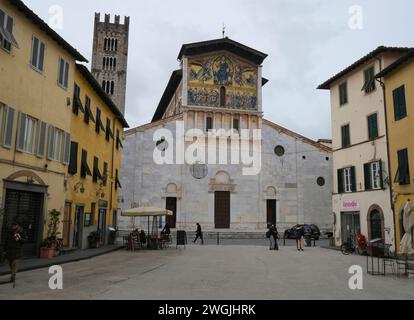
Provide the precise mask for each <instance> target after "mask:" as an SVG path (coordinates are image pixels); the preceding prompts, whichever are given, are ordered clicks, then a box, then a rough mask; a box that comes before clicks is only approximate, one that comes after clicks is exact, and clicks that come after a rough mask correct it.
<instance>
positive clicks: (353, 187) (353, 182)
mask: <svg viewBox="0 0 414 320" xmlns="http://www.w3.org/2000/svg"><path fill="white" fill-rule="evenodd" d="M351 191H352V192H356V191H357V188H356V171H355V167H351Z"/></svg>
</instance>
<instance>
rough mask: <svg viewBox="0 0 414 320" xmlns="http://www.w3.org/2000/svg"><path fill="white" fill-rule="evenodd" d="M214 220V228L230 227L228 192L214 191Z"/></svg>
mask: <svg viewBox="0 0 414 320" xmlns="http://www.w3.org/2000/svg"><path fill="white" fill-rule="evenodd" d="M214 222H215V227H216V229H230V192H228V191H216V192H215V193H214Z"/></svg>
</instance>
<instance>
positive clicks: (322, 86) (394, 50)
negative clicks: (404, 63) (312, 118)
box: [317, 46, 411, 90]
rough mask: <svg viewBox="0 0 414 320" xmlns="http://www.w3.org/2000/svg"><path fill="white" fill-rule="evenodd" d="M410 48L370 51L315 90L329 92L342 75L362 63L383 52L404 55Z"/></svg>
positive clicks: (380, 48)
mask: <svg viewBox="0 0 414 320" xmlns="http://www.w3.org/2000/svg"><path fill="white" fill-rule="evenodd" d="M410 50H411V48H404V47H385V46H379V47H378V48H376V49H375V50H373V51H371V52H370V53H368V54H367V55H365V56H363V57H362V58H361V59H359V60H357V61H356V62H354V63H353V64H351V65H350V66H349V67H347V68H345V69H344V70H342V71H341V72H339V73H337V74H336V75H334V76H333V77H332V78H330V79H328V80H327V81H325V82H324V83H322V84H320V85H319V86H318V88H317V89H322V90H330V89H331V84H332V83H333V82H335V81H337V80H339V79H341V78H342V77H343V76H344V75H346V74H348V73H349V72H351V71H353V70H355V69H356V68H358V67H360V66H361V65H363V64H364V63H366V62H368V61H370V60H371V59H373V58H375V57H376V56H378V55H379V54H381V53H385V52H397V53H405V52H408V51H410Z"/></svg>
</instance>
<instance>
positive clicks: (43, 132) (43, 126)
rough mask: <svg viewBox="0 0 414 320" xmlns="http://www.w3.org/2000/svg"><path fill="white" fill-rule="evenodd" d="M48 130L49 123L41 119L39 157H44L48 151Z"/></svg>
mask: <svg viewBox="0 0 414 320" xmlns="http://www.w3.org/2000/svg"><path fill="white" fill-rule="evenodd" d="M46 130H47V123H46V122H43V121H41V122H40V124H39V135H38V137H39V140H38V142H37V156H38V157H39V158H44V156H45V152H46Z"/></svg>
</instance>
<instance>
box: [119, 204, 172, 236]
mask: <svg viewBox="0 0 414 320" xmlns="http://www.w3.org/2000/svg"><path fill="white" fill-rule="evenodd" d="M121 215H122V216H123V217H134V218H135V217H148V235H149V234H150V217H154V218H156V217H164V216H173V215H174V212H172V211H170V210H167V209H162V208H157V207H140V208H132V209H129V210H125V211H122V213H121ZM154 222H155V219H154V220H153V224H154ZM153 227H154V226H153Z"/></svg>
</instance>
